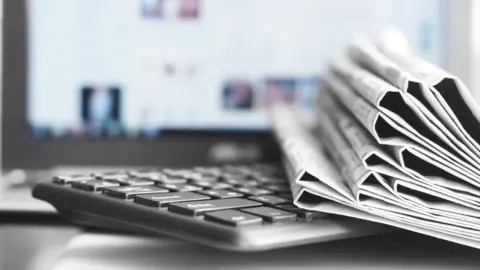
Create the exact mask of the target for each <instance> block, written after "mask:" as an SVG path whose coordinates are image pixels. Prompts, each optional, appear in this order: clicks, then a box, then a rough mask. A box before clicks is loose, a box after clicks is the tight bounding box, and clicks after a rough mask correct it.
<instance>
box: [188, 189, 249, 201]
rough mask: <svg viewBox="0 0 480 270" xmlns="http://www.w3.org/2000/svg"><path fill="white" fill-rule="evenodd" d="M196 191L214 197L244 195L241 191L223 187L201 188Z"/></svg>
mask: <svg viewBox="0 0 480 270" xmlns="http://www.w3.org/2000/svg"><path fill="white" fill-rule="evenodd" d="M197 193H200V194H204V195H207V196H210V197H212V198H215V199H227V198H239V197H243V196H244V195H243V194H242V193H239V192H235V191H231V190H225V189H215V190H202V191H199V192H197Z"/></svg>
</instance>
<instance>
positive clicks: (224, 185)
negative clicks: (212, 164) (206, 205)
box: [192, 181, 232, 189]
mask: <svg viewBox="0 0 480 270" xmlns="http://www.w3.org/2000/svg"><path fill="white" fill-rule="evenodd" d="M192 185H195V186H199V187H202V188H205V189H226V188H231V187H232V185H229V184H227V183H220V182H205V181H199V182H192Z"/></svg>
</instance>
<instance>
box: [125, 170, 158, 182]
mask: <svg viewBox="0 0 480 270" xmlns="http://www.w3.org/2000/svg"><path fill="white" fill-rule="evenodd" d="M128 174H129V175H130V176H132V177H135V178H144V179H149V180H153V181H155V180H158V179H160V178H162V177H165V175H164V174H163V173H161V172H159V171H155V170H137V171H130V172H128Z"/></svg>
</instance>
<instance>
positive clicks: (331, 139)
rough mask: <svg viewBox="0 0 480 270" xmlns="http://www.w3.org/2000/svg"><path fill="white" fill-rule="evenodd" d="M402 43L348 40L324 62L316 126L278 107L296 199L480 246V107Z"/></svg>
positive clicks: (277, 123) (276, 118)
mask: <svg viewBox="0 0 480 270" xmlns="http://www.w3.org/2000/svg"><path fill="white" fill-rule="evenodd" d="M402 44H403V43H402V42H400V41H399V40H397V42H392V41H391V40H390V39H375V40H372V39H368V38H358V39H356V40H355V41H354V42H352V43H350V44H349V45H348V46H347V48H346V50H345V52H344V54H343V55H342V56H341V57H339V58H337V59H334V60H333V61H331V62H330V64H329V66H328V68H327V71H326V74H325V77H324V80H325V83H324V87H323V89H322V90H321V91H320V94H319V97H318V104H317V105H318V106H317V111H316V117H315V120H314V123H313V124H312V123H311V122H308V121H304V117H303V116H302V115H301V114H300V113H299V112H298V111H296V110H295V109H292V108H290V107H286V106H281V105H279V106H276V107H274V108H273V109H272V112H273V114H272V115H273V118H272V119H273V127H274V132H275V135H276V137H277V139H278V141H279V142H280V145H281V148H282V151H283V154H284V165H285V168H286V169H287V173H288V175H289V178H290V181H291V186H292V190H293V193H294V202H295V204H296V205H297V206H299V207H301V208H304V209H309V210H315V211H320V212H325V213H331V214H337V215H343V216H350V217H355V218H360V219H365V220H370V221H374V222H380V223H384V224H387V225H391V226H395V227H398V228H403V229H406V230H411V231H415V232H419V233H423V234H426V235H430V236H433V237H437V238H441V239H445V240H449V241H452V242H456V243H460V244H464V245H468V246H472V247H476V248H480V108H479V107H478V106H477V104H476V103H475V101H474V99H473V97H472V95H471V94H470V92H469V90H468V89H466V87H465V85H464V84H463V83H462V82H461V81H460V80H459V79H458V78H457V77H455V76H454V75H452V74H449V73H448V72H446V71H444V70H442V69H440V68H438V67H436V66H435V65H433V64H430V63H428V62H427V61H425V60H423V59H421V58H420V57H418V56H416V55H414V54H413V53H411V52H410V51H409V50H408V48H407V47H406V46H404V44H403V45H402ZM400 45H402V46H400Z"/></svg>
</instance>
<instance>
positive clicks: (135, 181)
mask: <svg viewBox="0 0 480 270" xmlns="http://www.w3.org/2000/svg"><path fill="white" fill-rule="evenodd" d="M114 181H115V182H117V183H119V184H120V185H122V186H153V185H154V184H155V182H154V181H152V180H148V179H141V178H133V177H128V178H118V179H117V180H114Z"/></svg>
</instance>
